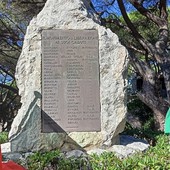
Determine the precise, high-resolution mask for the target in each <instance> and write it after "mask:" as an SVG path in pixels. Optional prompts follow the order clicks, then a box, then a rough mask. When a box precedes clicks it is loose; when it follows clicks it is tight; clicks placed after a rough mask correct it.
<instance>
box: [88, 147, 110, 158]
mask: <svg viewBox="0 0 170 170" xmlns="http://www.w3.org/2000/svg"><path fill="white" fill-rule="evenodd" d="M104 152H109V151H107V150H105V149H99V148H97V149H92V150H89V151H87V153H88V154H89V155H92V154H96V155H98V156H100V155H101V154H103V153H104Z"/></svg>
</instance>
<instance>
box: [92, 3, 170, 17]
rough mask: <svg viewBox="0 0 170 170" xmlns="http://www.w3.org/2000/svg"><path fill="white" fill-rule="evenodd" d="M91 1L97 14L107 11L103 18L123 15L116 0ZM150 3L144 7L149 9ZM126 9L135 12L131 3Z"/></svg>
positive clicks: (169, 4)
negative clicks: (111, 15)
mask: <svg viewBox="0 0 170 170" xmlns="http://www.w3.org/2000/svg"><path fill="white" fill-rule="evenodd" d="M91 1H92V3H93V5H94V7H95V9H96V11H97V12H99V13H100V12H103V11H107V12H105V13H104V14H103V16H102V17H103V18H105V17H106V18H107V17H108V16H109V13H115V14H116V15H118V16H120V15H121V12H120V10H119V7H118V4H117V1H116V0H91ZM113 1H115V2H114V3H113V5H110V4H112V2H113ZM156 1H159V0H155V1H154V2H156ZM150 3H151V2H150V1H149V2H147V3H144V6H146V7H147V6H148V5H149V4H150ZM167 3H168V6H170V0H167ZM125 7H126V10H127V12H130V11H135V8H134V7H133V6H132V5H131V4H130V3H126V5H125Z"/></svg>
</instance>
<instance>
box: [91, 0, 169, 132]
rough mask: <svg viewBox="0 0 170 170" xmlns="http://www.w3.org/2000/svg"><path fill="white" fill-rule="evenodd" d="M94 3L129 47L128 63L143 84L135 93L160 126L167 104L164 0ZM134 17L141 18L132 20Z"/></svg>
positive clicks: (158, 126)
mask: <svg viewBox="0 0 170 170" xmlns="http://www.w3.org/2000/svg"><path fill="white" fill-rule="evenodd" d="M101 2H102V5H101ZM93 5H94V8H95V9H96V10H97V13H100V16H101V20H102V23H103V24H104V25H105V26H108V25H109V27H110V28H111V30H112V31H113V32H116V33H117V34H118V35H119V37H120V40H121V42H122V44H123V45H124V46H126V48H127V49H128V52H129V58H130V62H131V65H132V66H133V68H134V70H135V71H136V73H137V74H138V75H139V76H140V77H141V78H142V84H141V85H142V88H141V90H139V91H137V96H138V97H139V99H140V100H141V101H143V102H144V103H145V104H146V105H147V106H149V107H150V108H151V109H152V110H153V113H154V119H155V126H156V128H157V129H158V130H163V128H164V120H165V115H166V112H167V109H168V107H169V106H170V51H169V50H170V49H169V46H168V45H169V44H170V38H169V25H168V6H167V1H166V0H157V1H147V0H128V1H123V0H117V1H116V0H107V1H106V0H100V1H94V0H93ZM106 7H107V8H106ZM128 7H130V9H131V11H132V10H134V11H135V12H134V14H135V15H130V14H129V10H128V9H129V8H128ZM114 8H115V9H116V8H119V9H120V13H119V12H117V13H114V12H113V9H114ZM120 14H121V15H120ZM102 16H103V18H102ZM106 16H107V17H106ZM104 17H105V18H104ZM137 17H139V18H140V20H139V19H138V20H135V18H137ZM141 28H143V29H144V31H142V30H141ZM116 30H119V31H116ZM120 30H121V31H120ZM163 85H165V89H164V95H163V93H162V90H163V88H162V86H163Z"/></svg>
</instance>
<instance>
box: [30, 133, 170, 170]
mask: <svg viewBox="0 0 170 170" xmlns="http://www.w3.org/2000/svg"><path fill="white" fill-rule="evenodd" d="M155 138H156V140H157V145H156V146H154V147H150V149H149V150H148V151H146V152H145V153H137V154H135V155H134V156H132V157H128V158H125V159H119V158H117V157H116V156H115V155H114V153H110V152H109V153H107V152H105V153H103V154H101V155H100V156H98V155H96V154H93V155H90V156H88V157H84V158H83V157H79V158H75V157H71V158H66V157H65V156H64V154H61V153H60V152H59V151H51V152H47V153H42V154H41V153H35V154H34V155H32V156H30V157H28V169H29V170H43V169H44V168H45V167H46V168H47V167H50V168H52V169H55V170H146V169H148V170H152V169H153V170H168V169H170V145H169V136H166V135H158V136H157V137H155Z"/></svg>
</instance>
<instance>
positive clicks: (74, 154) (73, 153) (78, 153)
mask: <svg viewBox="0 0 170 170" xmlns="http://www.w3.org/2000/svg"><path fill="white" fill-rule="evenodd" d="M65 156H66V158H70V157H75V158H78V157H85V156H87V155H86V154H85V152H83V151H81V150H72V151H69V152H67V153H66V155H65Z"/></svg>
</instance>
